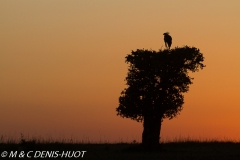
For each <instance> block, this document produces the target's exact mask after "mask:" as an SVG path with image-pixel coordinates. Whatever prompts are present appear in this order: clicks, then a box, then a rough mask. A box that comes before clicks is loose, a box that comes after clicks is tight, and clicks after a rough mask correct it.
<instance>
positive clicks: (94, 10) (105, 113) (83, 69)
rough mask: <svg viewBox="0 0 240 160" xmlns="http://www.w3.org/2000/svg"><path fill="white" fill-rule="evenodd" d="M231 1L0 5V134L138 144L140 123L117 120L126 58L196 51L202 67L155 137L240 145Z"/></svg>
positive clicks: (235, 20)
mask: <svg viewBox="0 0 240 160" xmlns="http://www.w3.org/2000/svg"><path fill="white" fill-rule="evenodd" d="M239 8H240V1H239V0H231V1H225V0H219V1H217V2H215V1H208V0H195V1H191V0H182V1H177V0H175V1H174V0H172V1H165V0H163V1H157V0H153V1H151V2H146V1H143V0H138V1H133V0H131V1H129V0H121V1H120V0H119V1H110V0H101V1H79V0H71V1H65V0H56V1H49V0H41V1H31V0H21V1H17V0H15V1H14V0H12V1H8V0H1V1H0V22H1V25H0V110H1V117H0V127H1V130H0V135H6V136H7V137H17V138H19V137H20V133H23V134H25V135H28V136H30V137H31V136H35V137H37V136H41V137H53V138H59V139H69V138H71V137H73V138H74V139H79V140H89V141H95V142H100V141H108V142H117V141H118V142H119V141H133V140H134V139H135V140H137V141H140V140H141V134H142V124H141V123H137V122H135V121H132V120H130V119H123V118H120V117H118V116H116V111H115V109H116V107H117V106H118V97H119V96H120V92H121V91H122V90H123V89H124V87H126V86H125V85H124V84H125V82H124V79H125V77H126V74H127V65H126V64H125V56H126V55H127V54H129V53H130V52H131V50H136V49H142V48H145V49H154V50H158V49H160V48H162V47H164V43H163V35H162V34H163V33H164V32H166V31H168V32H170V34H171V36H172V37H173V44H172V46H173V47H176V46H179V47H181V46H183V45H189V46H195V47H197V48H199V49H200V51H201V52H202V53H203V54H204V57H205V64H206V65H207V67H206V68H204V69H203V70H201V71H200V72H196V73H194V74H192V76H193V77H194V78H195V80H194V81H193V84H192V85H191V86H190V91H189V92H188V93H186V94H185V104H184V109H183V111H182V112H181V114H180V115H179V116H178V117H177V118H175V119H173V120H171V121H169V120H164V122H163V126H162V130H161V137H162V138H163V139H165V140H172V139H176V138H178V137H190V138H201V139H206V138H208V139H212V138H219V139H223V138H228V139H233V140H240V136H239V135H240V101H239V99H240V93H239V90H240V83H239V81H240V75H239V70H240V65H239V61H240V54H239V52H240V49H239V42H240V29H239V28H240V21H239V15H240V10H239Z"/></svg>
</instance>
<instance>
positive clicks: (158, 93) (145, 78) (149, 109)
mask: <svg viewBox="0 0 240 160" xmlns="http://www.w3.org/2000/svg"><path fill="white" fill-rule="evenodd" d="M125 58H126V63H128V64H129V67H128V74H127V77H126V82H127V83H126V85H127V86H128V87H127V88H125V89H124V90H123V91H122V92H121V95H120V97H119V106H118V107H117V108H116V111H117V115H119V116H121V117H123V118H131V119H132V120H136V121H138V122H143V133H142V144H143V146H144V147H146V148H150V149H151V148H154V147H156V146H158V145H159V140H160V130H161V124H162V121H163V119H165V118H169V119H172V118H174V117H176V116H177V115H178V114H179V113H180V111H181V110H182V109H183V107H182V106H183V103H184V96H183V93H185V92H187V91H188V90H189V85H190V84H192V80H193V78H191V77H189V75H188V72H189V71H191V72H196V71H199V69H203V68H204V67H205V65H204V64H203V60H204V57H203V55H202V53H200V50H199V49H197V48H195V47H188V46H185V47H182V48H178V47H176V48H174V49H171V50H159V51H158V52H156V51H153V50H144V49H137V50H136V51H132V52H131V54H129V55H127V56H126V57H125Z"/></svg>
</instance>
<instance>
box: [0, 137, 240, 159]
mask: <svg viewBox="0 0 240 160" xmlns="http://www.w3.org/2000/svg"><path fill="white" fill-rule="evenodd" d="M0 140H1V141H0V153H2V152H3V151H17V150H19V146H23V145H24V146H25V147H26V148H27V150H28V151H29V150H33V151H38V150H40V151H87V152H86V153H85V155H84V157H83V158H78V159H88V160H95V159H96V160H108V159H109V160H128V159H129V160H130V159H131V160H133V159H136V160H159V159H163V160H235V159H236V160H239V159H240V142H232V141H228V140H225V141H218V140H191V139H176V140H175V141H168V142H163V143H161V145H160V147H159V149H158V150H155V151H151V152H149V151H144V150H142V148H141V144H139V143H136V142H134V143H123V142H121V143H81V142H73V141H72V140H68V141H66V140H65V141H61V142H57V141H53V140H51V141H46V140H44V141H43V140H41V139H28V140H26V139H24V137H23V135H21V138H20V140H19V142H16V141H15V142H14V141H13V140H9V141H5V142H4V141H3V138H0ZM40 159H43V158H40ZM54 159H62V158H54ZM73 159H76V158H73Z"/></svg>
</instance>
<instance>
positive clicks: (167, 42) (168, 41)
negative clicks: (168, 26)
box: [163, 32, 172, 49]
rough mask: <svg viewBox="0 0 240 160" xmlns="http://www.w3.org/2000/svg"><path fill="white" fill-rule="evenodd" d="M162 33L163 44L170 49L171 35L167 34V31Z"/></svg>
mask: <svg viewBox="0 0 240 160" xmlns="http://www.w3.org/2000/svg"><path fill="white" fill-rule="evenodd" d="M163 35H164V42H165V46H166V48H168V49H170V47H171V45H172V37H171V36H170V35H169V32H166V33H163Z"/></svg>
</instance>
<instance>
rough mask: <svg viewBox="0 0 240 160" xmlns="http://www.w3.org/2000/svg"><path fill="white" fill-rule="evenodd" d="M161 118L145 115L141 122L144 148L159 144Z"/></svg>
mask: <svg viewBox="0 0 240 160" xmlns="http://www.w3.org/2000/svg"><path fill="white" fill-rule="evenodd" d="M161 124H162V118H160V117H158V116H157V117H153V116H145V117H144V122H143V133H142V145H143V146H144V148H146V149H154V148H156V147H158V146H159V140H160V130H161Z"/></svg>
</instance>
